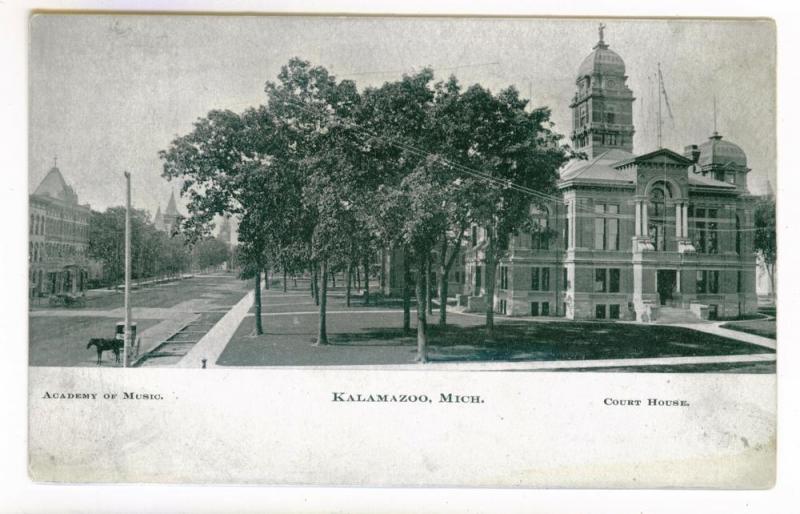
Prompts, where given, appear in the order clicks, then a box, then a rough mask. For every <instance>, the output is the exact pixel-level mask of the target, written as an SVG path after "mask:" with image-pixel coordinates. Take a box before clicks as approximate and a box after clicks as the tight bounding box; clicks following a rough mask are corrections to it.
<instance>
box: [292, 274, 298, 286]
mask: <svg viewBox="0 0 800 514" xmlns="http://www.w3.org/2000/svg"><path fill="white" fill-rule="evenodd" d="M292 283H293V285H292V288H293V289H297V275H295V274H294V273H292Z"/></svg>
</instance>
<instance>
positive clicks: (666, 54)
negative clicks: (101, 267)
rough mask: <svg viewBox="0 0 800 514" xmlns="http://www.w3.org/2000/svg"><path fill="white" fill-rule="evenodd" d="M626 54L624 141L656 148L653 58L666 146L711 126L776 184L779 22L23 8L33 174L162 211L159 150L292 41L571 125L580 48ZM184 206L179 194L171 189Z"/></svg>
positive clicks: (260, 80)
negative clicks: (517, 102)
mask: <svg viewBox="0 0 800 514" xmlns="http://www.w3.org/2000/svg"><path fill="white" fill-rule="evenodd" d="M601 21H602V22H603V23H604V24H605V25H606V29H605V41H606V43H607V44H609V45H610V48H611V49H612V50H614V51H615V52H617V53H618V54H619V55H620V56H621V57H622V59H623V60H624V61H625V64H626V73H627V75H628V77H629V78H628V86H629V87H630V88H631V89H632V90H633V93H634V96H635V97H636V101H635V103H634V124H635V129H636V135H635V139H634V152H635V153H646V152H648V151H652V150H654V149H656V148H657V142H656V118H655V114H654V113H655V110H656V108H657V107H656V105H657V104H656V102H657V97H656V96H655V91H654V81H653V80H652V77H653V75H654V73H656V70H657V65H658V63H660V65H661V70H662V74H663V76H664V86H665V89H666V91H667V95H668V98H669V102H670V106H671V108H672V113H673V117H672V118H669V117H668V116H666V115H665V120H664V124H663V145H662V146H664V147H667V148H670V149H673V150H675V151H678V152H679V153H682V151H683V148H684V146H686V145H688V144H700V143H702V142H703V141H705V140H707V139H708V137H709V136H710V135H711V133H712V132H713V130H714V107H713V105H714V98H715V97H716V104H717V109H716V111H717V116H716V126H717V130H718V131H719V132H720V133H721V134H722V135H723V137H724V138H725V139H726V140H729V141H732V142H734V143H736V144H738V145H739V146H741V147H742V149H743V150H744V151H745V153H746V154H747V157H748V166H749V167H750V168H752V171H751V173H750V174H749V177H748V184H749V187H750V190H751V191H752V192H754V193H756V194H759V193H763V192H765V191H766V184H767V180H769V182H770V184H771V185H772V188H773V189H774V188H775V187H776V179H775V176H776V164H775V161H776V135H775V125H776V118H775V116H776V113H775V102H776V98H775V94H776V93H775V27H774V25H773V23H772V22H770V21H756V20H739V21H732V20H726V21H722V20H715V21H712V20H693V21H688V20H682V21H676V20H669V21H668V20H646V21H643V20H623V19H613V18H612V19H554V18H505V19H503V18H414V17H411V18H404V17H350V18H346V17H314V16H311V17H309V16H296V17H291V16H290V17H285V16H178V15H151V16H141V15H80V16H79V15H63V14H53V15H49V14H47V15H43V14H40V15H37V16H35V17H34V18H33V19H32V20H31V27H30V29H31V39H30V45H31V46H30V61H29V62H30V68H29V80H30V105H29V108H30V118H29V121H30V123H29V128H30V134H29V136H30V137H29V165H30V169H29V175H28V185H29V189H30V191H31V192H32V191H33V190H34V189H35V188H36V186H37V185H38V184H39V182H40V181H41V180H42V179H43V178H44V176H45V175H46V174H47V172H48V170H49V169H50V168H51V167H52V166H53V162H54V158H56V157H57V159H58V161H57V162H58V167H59V169H60V170H61V172H62V174H63V175H64V178H65V179H66V181H67V182H68V183H69V184H70V185H72V186H73V187H74V188H75V190H76V192H77V193H78V196H79V200H80V202H81V203H88V204H90V205H91V206H92V208H93V209H95V210H104V209H105V208H107V207H109V206H114V205H122V204H123V203H124V198H125V196H124V195H125V191H124V178H123V171H130V172H131V173H132V175H133V179H132V184H133V186H132V188H133V190H132V198H133V204H134V206H136V207H138V208H144V209H147V210H149V211H150V212H151V213H154V212H155V210H156V208H157V207H159V206H160V207H161V209H162V210H163V209H164V207H165V206H166V203H167V200H168V199H169V195H170V193H171V192H172V191H175V193H176V195H177V193H178V185H177V184H176V183H174V182H172V183H170V182H167V181H166V180H164V179H163V178H161V171H162V163H161V161H160V160H159V158H158V151H159V150H162V149H166V148H167V147H168V146H169V144H170V142H171V141H172V140H173V139H174V138H175V137H177V136H179V135H183V134H186V133H187V132H189V131H191V130H192V123H193V122H194V121H195V120H196V119H197V118H199V117H202V116H204V115H205V114H206V113H208V111H209V110H211V109H231V110H234V111H237V112H240V111H242V110H244V109H246V108H247V107H250V106H254V105H258V104H260V103H263V102H264V101H265V94H264V84H265V82H266V81H268V80H273V81H274V80H276V77H277V74H278V73H279V71H280V68H281V66H282V65H284V64H286V63H287V61H288V60H289V59H290V58H292V57H294V56H298V57H301V58H303V59H307V60H310V61H311V62H312V63H314V64H320V65H323V66H325V67H326V68H328V69H329V70H330V71H331V72H332V73H334V74H335V75H336V76H337V77H338V78H340V79H351V80H354V81H355V82H356V84H357V85H358V87H359V88H360V89H363V88H364V87H366V86H376V85H380V84H382V83H383V82H386V81H392V80H396V79H399V78H400V77H401V76H402V74H403V73H412V72H414V71H415V70H418V69H420V68H422V67H423V66H431V67H432V68H433V69H434V72H435V73H436V78H437V80H438V79H446V78H447V77H448V76H449V75H451V74H452V75H455V76H456V77H457V78H458V79H459V81H460V82H461V83H462V84H463V85H465V86H466V85H470V84H473V83H480V84H481V85H483V86H485V87H489V88H490V89H491V90H493V91H498V90H500V89H502V88H505V87H507V86H509V85H514V86H516V87H517V88H518V89H519V90H520V92H521V93H522V95H523V96H525V97H529V96H530V97H531V98H532V100H533V105H534V106H536V107H541V106H547V107H549V108H550V109H551V111H552V121H553V122H554V123H555V127H554V128H555V130H556V131H557V132H560V133H561V134H564V135H565V136H566V135H567V134H569V132H570V130H571V114H570V109H569V102H570V99H571V98H572V96H573V94H574V93H575V79H576V76H575V75H576V73H577V69H578V66H579V65H580V63H581V61H582V60H583V59H584V58H585V57H586V56H587V55H588V54H589V53H590V52H591V51H592V47H593V46H594V45H595V44H596V43H597V40H598V31H597V28H598V23H599V22H601ZM178 203H179V206H180V205H182V204H183V202H182V201H180V200H179V202H178Z"/></svg>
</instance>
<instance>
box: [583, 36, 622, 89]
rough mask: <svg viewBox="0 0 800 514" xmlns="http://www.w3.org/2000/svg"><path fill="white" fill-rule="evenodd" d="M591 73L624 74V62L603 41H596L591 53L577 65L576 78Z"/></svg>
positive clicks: (591, 74)
mask: <svg viewBox="0 0 800 514" xmlns="http://www.w3.org/2000/svg"><path fill="white" fill-rule="evenodd" d="M593 75H617V76H620V75H622V76H624V75H625V62H624V61H623V60H622V57H620V56H619V55H618V54H617V53H616V52H615V51H613V50H610V49H609V48H608V45H607V44H605V43H603V41H600V42H599V43H597V45H596V46H595V47H594V50H593V51H592V53H590V54H589V55H588V56H586V59H584V60H583V62H582V63H581V65H580V67H578V77H577V79H578V80H580V79H582V78H583V77H586V76H593Z"/></svg>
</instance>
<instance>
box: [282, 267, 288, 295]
mask: <svg viewBox="0 0 800 514" xmlns="http://www.w3.org/2000/svg"><path fill="white" fill-rule="evenodd" d="M287 279H288V277H287V273H286V270H283V292H284V293H285V292H286V289H287V287H288V284H287V283H286V282H287Z"/></svg>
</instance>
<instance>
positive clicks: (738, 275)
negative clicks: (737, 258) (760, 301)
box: [736, 270, 744, 293]
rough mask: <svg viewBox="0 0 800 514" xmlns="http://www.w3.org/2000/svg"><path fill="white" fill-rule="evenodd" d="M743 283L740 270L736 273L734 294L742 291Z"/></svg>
mask: <svg viewBox="0 0 800 514" xmlns="http://www.w3.org/2000/svg"><path fill="white" fill-rule="evenodd" d="M743 286H744V282H743V280H742V270H739V271H737V272H736V292H737V293H741V292H743V290H744V287H743Z"/></svg>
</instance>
